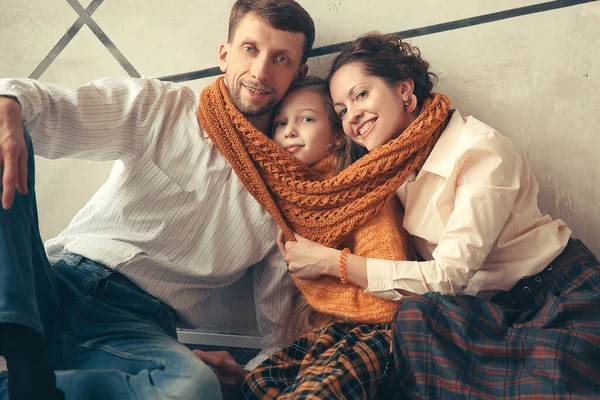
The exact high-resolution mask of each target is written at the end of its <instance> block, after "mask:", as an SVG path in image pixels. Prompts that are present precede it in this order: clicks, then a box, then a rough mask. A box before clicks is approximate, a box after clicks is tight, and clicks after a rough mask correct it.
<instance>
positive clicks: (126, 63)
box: [67, 0, 140, 78]
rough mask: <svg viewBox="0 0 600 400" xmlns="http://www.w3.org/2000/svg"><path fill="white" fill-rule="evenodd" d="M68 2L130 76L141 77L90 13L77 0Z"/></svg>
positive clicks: (68, 0)
mask: <svg viewBox="0 0 600 400" xmlns="http://www.w3.org/2000/svg"><path fill="white" fill-rule="evenodd" d="M67 3H69V5H70V6H71V7H73V10H75V12H76V13H77V14H79V17H80V18H83V20H84V23H85V24H86V25H87V26H88V28H90V30H91V31H92V32H93V33H94V35H96V37H97V38H98V39H99V40H100V42H102V44H103V45H104V47H106V49H107V50H108V51H109V52H110V54H112V55H113V57H114V58H115V59H116V60H117V61H118V62H119V64H121V67H123V69H124V70H125V71H126V72H127V73H128V74H129V76H133V77H135V78H139V77H140V73H139V72H137V70H136V69H135V68H134V67H133V65H131V63H130V62H129V61H128V60H127V58H125V56H124V55H123V53H121V51H120V50H119V49H118V48H117V46H116V45H115V44H114V43H113V42H112V40H110V39H109V37H108V36H107V35H106V33H104V31H103V30H102V28H100V26H99V25H98V24H97V23H96V21H94V20H93V19H92V17H91V15H90V14H88V13H87V11H86V10H85V9H84V8H83V7H82V6H81V4H79V2H78V1H77V0H67Z"/></svg>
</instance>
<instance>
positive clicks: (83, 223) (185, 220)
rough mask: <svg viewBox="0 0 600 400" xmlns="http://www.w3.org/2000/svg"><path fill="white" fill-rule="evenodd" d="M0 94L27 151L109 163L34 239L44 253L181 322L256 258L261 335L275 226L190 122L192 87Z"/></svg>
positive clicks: (267, 329) (274, 307) (1, 86)
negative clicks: (20, 126) (105, 175)
mask: <svg viewBox="0 0 600 400" xmlns="http://www.w3.org/2000/svg"><path fill="white" fill-rule="evenodd" d="M0 95H10V96H15V97H16V98H18V100H19V102H20V103H21V106H22V110H23V120H24V121H25V125H26V127H27V129H28V130H29V132H30V135H31V137H32V140H33V145H34V149H35V153H36V154H37V155H40V156H42V157H46V158H50V159H55V158H61V157H71V158H82V159H86V160H97V161H106V160H119V161H117V162H116V163H115V167H114V168H113V170H112V172H111V174H110V177H109V179H108V181H107V182H106V183H105V184H104V185H103V186H102V187H101V188H100V189H99V190H98V192H97V193H96V194H95V195H94V196H93V197H92V198H91V199H90V201H89V202H88V203H87V205H86V206H85V207H84V208H83V209H82V210H80V211H79V212H78V213H77V215H76V216H75V218H74V219H73V221H72V222H71V223H70V225H69V226H68V227H67V228H66V229H65V230H64V231H63V232H62V233H61V234H60V235H58V237H56V238H54V239H51V240H49V241H47V242H46V249H47V252H48V255H49V256H52V255H56V254H58V253H60V252H70V253H75V254H80V255H82V256H84V257H87V258H90V259H92V260H94V261H97V262H100V263H102V264H104V265H106V266H108V267H110V268H113V269H115V270H117V271H119V272H120V273H122V274H123V275H125V276H127V277H128V278H129V279H130V280H132V281H133V282H135V283H136V284H137V285H139V286H140V287H141V288H143V289H144V290H146V291H147V292H148V293H150V294H151V295H153V296H155V297H157V298H159V299H160V300H162V301H163V302H165V303H167V304H169V305H170V306H172V307H173V308H174V309H175V310H177V312H178V315H179V317H180V319H181V320H182V321H183V322H184V323H186V324H189V325H192V326H194V325H198V324H199V323H200V321H201V320H202V317H203V315H204V312H205V311H204V303H205V300H206V299H207V297H208V296H209V295H210V294H211V292H212V291H213V290H214V289H215V288H219V287H222V286H226V285H229V284H231V283H232V282H234V281H236V280H237V279H239V278H241V277H242V276H243V275H244V273H246V271H247V269H248V268H249V267H250V266H252V265H253V264H256V266H255V267H254V269H253V270H254V272H253V273H254V290H255V295H254V296H255V302H256V308H257V320H258V324H259V328H260V329H261V332H262V334H263V335H269V334H270V333H272V330H273V325H274V323H275V321H276V320H277V319H278V317H279V315H280V314H281V312H282V309H283V307H284V305H285V303H286V302H287V300H288V296H289V294H290V292H291V289H292V283H291V280H290V278H289V276H288V274H287V268H286V265H285V263H284V262H283V260H282V259H281V256H280V254H279V251H278V250H277V246H276V245H275V238H276V233H277V226H276V223H275V221H274V220H273V218H272V217H271V216H270V215H269V213H267V212H266V211H265V210H264V209H263V208H262V207H261V206H260V205H259V204H258V202H257V201H256V200H255V199H254V198H253V197H252V196H251V195H250V194H249V193H248V191H247V190H246V189H245V187H244V185H243V184H242V183H241V182H240V180H239V178H238V177H237V175H236V174H235V173H234V172H233V170H232V168H231V166H230V165H229V163H228V162H227V160H226V159H225V157H223V155H222V154H221V153H220V152H219V151H218V149H217V148H216V147H215V146H214V145H213V143H212V142H211V141H210V139H209V138H208V136H207V135H206V133H205V132H204V130H203V129H202V128H201V127H200V125H199V123H198V119H197V117H196V110H197V108H198V102H199V94H198V93H196V92H194V91H193V90H192V89H190V88H187V87H183V86H179V85H176V84H173V83H166V82H160V81H158V80H146V79H132V78H106V79H101V80H97V81H93V82H90V83H88V84H87V85H85V86H82V87H79V88H69V87H64V86H58V85H51V84H44V83H41V82H38V81H33V80H28V79H0ZM269 336H271V335H269ZM269 341H270V340H268V339H267V342H269ZM267 344H269V343H267Z"/></svg>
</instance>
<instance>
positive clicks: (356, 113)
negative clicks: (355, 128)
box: [350, 108, 363, 123]
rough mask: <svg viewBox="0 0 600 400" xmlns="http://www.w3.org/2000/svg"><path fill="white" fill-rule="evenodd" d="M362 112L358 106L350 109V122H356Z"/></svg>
mask: <svg viewBox="0 0 600 400" xmlns="http://www.w3.org/2000/svg"><path fill="white" fill-rule="evenodd" d="M362 115H363V112H362V110H361V109H360V108H356V109H354V110H352V111H351V112H350V122H351V123H355V122H358V121H359V120H360V117H362Z"/></svg>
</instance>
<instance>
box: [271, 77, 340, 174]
mask: <svg viewBox="0 0 600 400" xmlns="http://www.w3.org/2000/svg"><path fill="white" fill-rule="evenodd" d="M273 125H274V126H273V140H274V141H275V143H277V144H278V145H280V146H281V147H283V148H284V149H286V150H287V151H289V152H290V153H292V154H293V155H294V157H296V158H297V159H298V160H300V161H302V162H303V163H304V164H306V165H308V166H310V165H313V164H315V163H317V162H318V161H321V160H322V159H323V158H325V156H327V154H329V153H330V152H331V150H332V148H333V147H334V146H335V141H336V140H338V139H339V136H340V134H341V133H337V132H335V131H334V130H333V129H332V127H331V124H330V122H329V117H328V115H327V109H326V108H325V104H324V101H323V98H322V96H321V95H320V94H319V93H316V92H314V91H312V90H310V89H308V88H306V89H297V90H294V91H293V92H291V93H290V94H288V95H287V96H286V97H284V99H283V101H282V102H281V105H280V106H279V109H278V111H277V113H276V114H275V117H274V119H273ZM342 136H343V135H342Z"/></svg>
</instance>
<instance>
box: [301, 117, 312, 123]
mask: <svg viewBox="0 0 600 400" xmlns="http://www.w3.org/2000/svg"><path fill="white" fill-rule="evenodd" d="M311 121H314V120H313V119H312V118H311V117H304V118H302V122H311Z"/></svg>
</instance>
